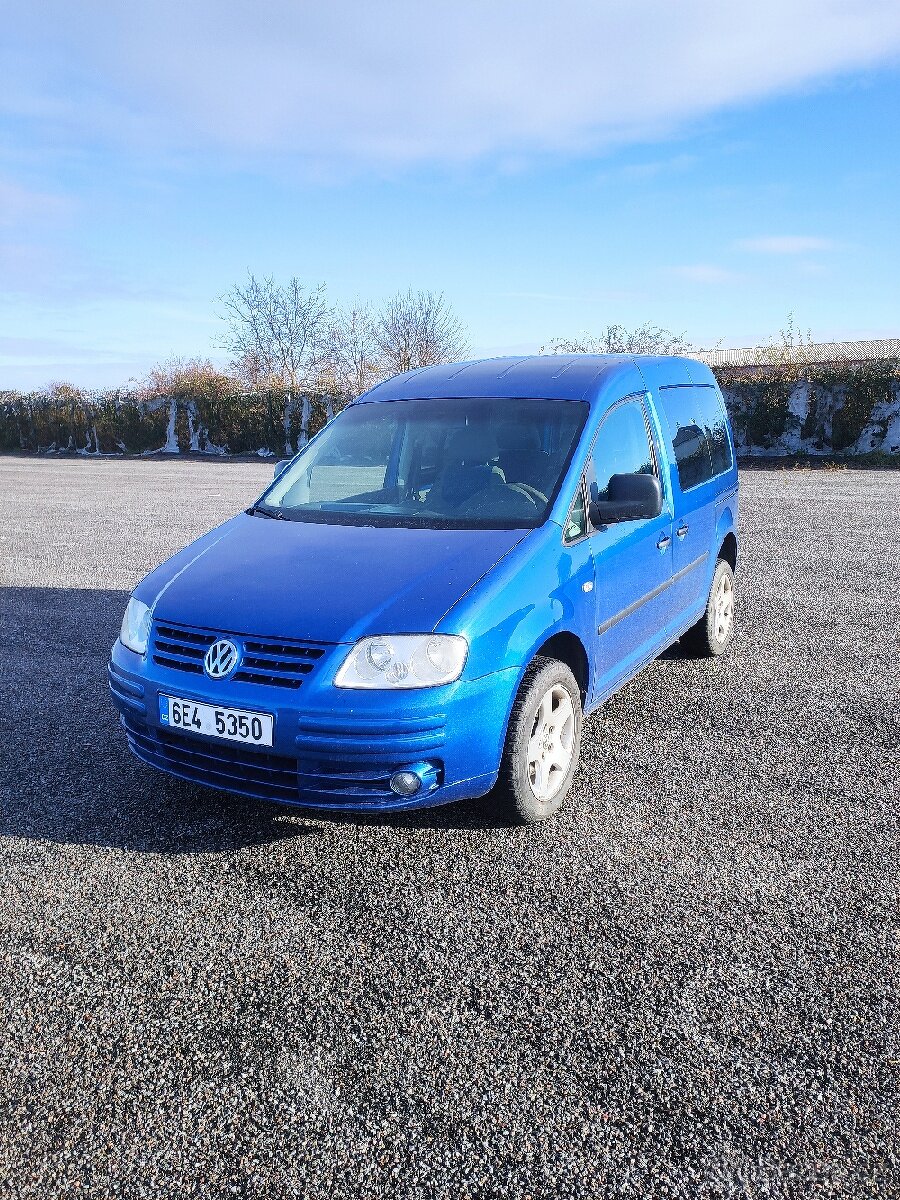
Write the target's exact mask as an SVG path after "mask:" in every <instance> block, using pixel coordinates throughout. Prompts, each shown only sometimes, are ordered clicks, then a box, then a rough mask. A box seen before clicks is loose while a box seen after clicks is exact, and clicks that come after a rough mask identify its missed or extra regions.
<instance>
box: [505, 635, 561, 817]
mask: <svg viewBox="0 0 900 1200" xmlns="http://www.w3.org/2000/svg"><path fill="white" fill-rule="evenodd" d="M581 723H582V711H581V692H580V691H579V688H578V684H577V683H576V681H575V676H574V675H573V674H572V672H571V671H570V670H569V668H568V667H567V666H566V664H565V663H562V662H558V661H557V660H556V659H555V658H543V657H541V656H538V657H537V658H535V660H534V661H533V662H532V663H531V664H530V666H529V667H528V670H527V671H526V672H525V675H524V677H523V679H522V682H521V684H520V685H519V691H518V694H517V695H516V700H515V703H514V704H513V708H512V712H511V714H510V718H509V727H508V729H507V731H506V744H505V745H504V748H503V758H502V760H501V763H500V775H499V778H498V781H497V792H498V797H499V799H500V801H501V803H502V804H503V807H504V809H505V810H506V814H507V816H508V817H510V818H511V819H512V820H514V821H515V822H516V823H517V824H523V825H531V824H533V823H534V822H535V821H546V820H547V818H548V817H552V816H553V815H554V814H555V813H557V812H559V809H560V808H561V807H562V803H563V801H564V800H565V798H566V796H567V794H568V792H569V789H570V788H571V786H572V777H573V776H574V774H575V768H576V767H577V766H578V756H579V754H580V752H581Z"/></svg>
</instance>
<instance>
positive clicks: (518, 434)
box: [497, 423, 541, 450]
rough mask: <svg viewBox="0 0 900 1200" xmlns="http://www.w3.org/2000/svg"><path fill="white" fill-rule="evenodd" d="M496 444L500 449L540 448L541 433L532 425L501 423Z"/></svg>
mask: <svg viewBox="0 0 900 1200" xmlns="http://www.w3.org/2000/svg"><path fill="white" fill-rule="evenodd" d="M497 445H498V446H500V448H501V449H502V450H540V448H541V435H540V434H539V433H538V431H537V428H536V427H535V426H534V425H513V424H512V423H510V424H508V425H501V426H500V427H499V429H498V430H497Z"/></svg>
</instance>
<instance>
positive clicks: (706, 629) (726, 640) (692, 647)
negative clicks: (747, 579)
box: [681, 558, 734, 658]
mask: <svg viewBox="0 0 900 1200" xmlns="http://www.w3.org/2000/svg"><path fill="white" fill-rule="evenodd" d="M733 639H734V572H733V571H732V569H731V565H730V564H729V563H727V562H726V561H725V559H724V558H720V559H719V561H718V562H717V563H716V569H715V571H714V572H713V578H712V586H711V587H710V589H709V596H708V598H707V601H706V612H705V613H704V614H703V616H702V617H701V618H700V620H699V621H698V622H697V624H696V625H692V626H691V628H690V629H689V630H688V631H687V633H686V634H685V635H684V637H682V639H681V644H682V645H683V646H684V647H685V649H686V650H688V652H689V653H691V654H694V655H696V656H697V657H698V658H719V657H720V655H722V654H724V653H725V651H726V650H727V649H728V647H729V646H730V645H731V643H732V641H733Z"/></svg>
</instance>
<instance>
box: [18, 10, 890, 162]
mask: <svg viewBox="0 0 900 1200" xmlns="http://www.w3.org/2000/svg"><path fill="white" fill-rule="evenodd" d="M898 52H900V5H898V4H897V3H896V0H756V3H754V4H753V5H750V4H748V3H742V4H741V3H730V4H722V3H721V2H720V0H682V2H681V3H679V4H673V3H671V0H603V2H598V0H561V2H560V3H557V4H556V5H552V6H551V5H548V4H547V3H545V2H544V0H495V3H493V4H491V5H485V4H483V3H481V2H480V0H454V2H453V3H452V4H451V3H446V2H445V3H443V4H438V3H432V4H423V3H421V0H388V2H387V3H384V4H372V3H371V2H370V0H337V2H336V3H332V4H319V5H315V4H311V3H304V4H300V3H298V2H297V0H265V2H257V3H251V2H250V0H191V2H190V3H184V0H154V3H152V4H118V5H110V4H109V3H108V2H104V0H80V2H79V3H78V4H72V3H71V0H43V2H42V3H41V4H21V5H17V6H14V7H10V8H9V11H8V12H7V13H6V14H5V16H4V37H3V47H2V49H0V71H2V75H3V79H4V88H3V100H2V102H0V104H2V108H3V109H4V110H5V111H6V112H7V114H14V115H17V116H18V117H20V118H25V119H27V120H29V121H30V122H31V123H32V124H33V125H34V126H36V127H38V128H40V129H42V130H44V131H45V132H47V131H52V133H53V135H54V136H55V137H57V138H58V139H59V140H60V141H64V140H65V137H66V136H67V134H68V133H69V132H71V131H72V130H75V131H77V132H80V133H81V134H82V135H83V134H84V133H87V134H89V135H90V136H91V137H92V139H95V140H96V139H99V140H101V141H108V140H110V139H112V140H114V141H118V142H120V143H127V144H128V145H129V146H131V147H132V148H134V149H139V150H145V151H146V150H147V149H152V148H155V149H160V148H162V149H164V150H166V151H168V152H173V151H175V152H178V151H192V152H197V151H210V152H212V153H215V154H218V155H237V156H240V157H242V158H243V157H244V156H246V155H248V154H249V155H264V156H277V157H283V156H288V157H296V156H300V157H302V158H303V159H304V160H305V161H306V162H307V163H309V164H313V165H316V164H325V165H327V164H334V163H337V164H340V165H345V164H348V163H349V164H364V165H367V166H372V165H375V166H379V167H380V166H384V167H391V166H396V165H404V164H415V163H420V162H421V163H429V162H460V161H466V160H471V159H479V158H483V157H488V156H495V157H502V156H512V158H513V159H515V158H516V156H518V155H532V154H546V153H552V154H560V153H561V154H580V153H585V152H589V151H591V150H594V149H596V148H598V147H602V146H604V145H608V144H611V143H619V142H622V141H627V140H631V139H640V138H642V137H647V136H652V135H655V134H659V133H660V132H664V131H666V130H669V129H672V128H673V127H676V126H677V125H679V124H680V123H683V122H685V121H687V120H690V119H691V118H694V117H697V116H701V115H704V114H706V113H709V112H711V111H714V110H716V109H719V108H721V107H723V106H727V105H734V104H739V103H743V102H746V101H750V100H753V99H756V98H758V97H762V96H767V95H770V94H772V93H775V92H779V91H784V90H787V89H791V88H796V87H798V86H802V85H806V84H808V83H810V82H811V81H815V80H818V79H822V78H823V77H826V76H828V75H830V74H833V73H835V72H839V71H847V70H854V69H858V68H864V67H868V66H872V65H874V64H878V63H881V62H884V61H886V60H888V59H890V58H892V57H894V56H896V55H897V54H898ZM322 169H324V167H323V168H322Z"/></svg>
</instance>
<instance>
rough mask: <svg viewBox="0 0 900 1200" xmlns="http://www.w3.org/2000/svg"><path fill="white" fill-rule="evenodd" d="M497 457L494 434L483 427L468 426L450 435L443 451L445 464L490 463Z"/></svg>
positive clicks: (472, 464) (473, 464) (470, 464)
mask: <svg viewBox="0 0 900 1200" xmlns="http://www.w3.org/2000/svg"><path fill="white" fill-rule="evenodd" d="M496 457H497V440H496V438H495V436H494V432H493V430H491V429H487V428H485V427H484V426H482V427H478V426H474V425H470V426H469V427H468V428H466V429H460V430H458V431H457V432H456V433H454V434H452V435H451V437H450V440H449V441H448V442H447V449H446V450H445V451H444V459H445V461H447V462H454V463H465V464H467V465H469V466H475V465H481V464H486V463H489V462H491V461H492V460H493V459H495V458H496Z"/></svg>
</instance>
